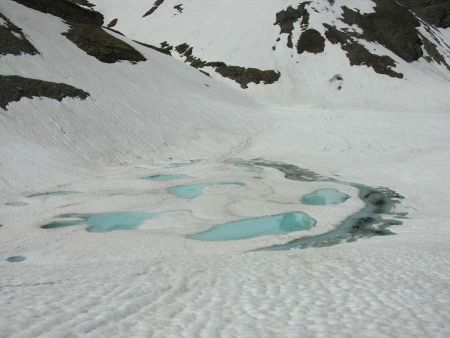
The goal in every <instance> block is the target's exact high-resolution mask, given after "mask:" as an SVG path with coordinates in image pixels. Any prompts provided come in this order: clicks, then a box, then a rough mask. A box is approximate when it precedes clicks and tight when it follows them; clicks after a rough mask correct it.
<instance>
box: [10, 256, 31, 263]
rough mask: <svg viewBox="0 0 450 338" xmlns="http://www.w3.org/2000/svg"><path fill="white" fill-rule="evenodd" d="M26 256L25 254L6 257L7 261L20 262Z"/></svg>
mask: <svg viewBox="0 0 450 338" xmlns="http://www.w3.org/2000/svg"><path fill="white" fill-rule="evenodd" d="M25 259H26V258H25V257H24V256H11V257H8V258H7V259H6V261H7V262H10V263H19V262H23V261H24V260H25Z"/></svg>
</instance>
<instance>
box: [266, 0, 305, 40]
mask: <svg viewBox="0 0 450 338" xmlns="http://www.w3.org/2000/svg"><path fill="white" fill-rule="evenodd" d="M307 4H309V2H303V3H301V4H299V5H298V7H297V9H295V8H293V7H292V6H289V7H288V8H286V9H285V10H282V11H280V12H278V13H277V14H276V20H275V23H274V25H279V26H280V34H288V42H287V46H288V47H289V48H292V47H293V44H292V31H293V30H294V23H295V22H297V21H299V20H300V19H301V22H300V27H301V28H302V29H306V28H308V25H309V13H308V11H307V10H306V8H305V6H306V5H307Z"/></svg>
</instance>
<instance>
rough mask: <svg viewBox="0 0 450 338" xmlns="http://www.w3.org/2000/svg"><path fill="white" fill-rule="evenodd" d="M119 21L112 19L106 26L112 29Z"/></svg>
mask: <svg viewBox="0 0 450 338" xmlns="http://www.w3.org/2000/svg"><path fill="white" fill-rule="evenodd" d="M118 21H119V19H117V18H116V19H112V20H111V21H110V23H109V24H108V28H112V27H114V26H115V25H117V22H118Z"/></svg>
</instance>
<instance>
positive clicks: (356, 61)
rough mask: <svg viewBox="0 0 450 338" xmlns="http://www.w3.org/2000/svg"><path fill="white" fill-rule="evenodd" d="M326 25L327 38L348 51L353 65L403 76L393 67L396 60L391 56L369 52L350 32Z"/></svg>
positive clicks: (393, 75) (398, 76) (381, 72)
mask: <svg viewBox="0 0 450 338" xmlns="http://www.w3.org/2000/svg"><path fill="white" fill-rule="evenodd" d="M324 27H325V28H326V29H327V30H326V32H325V36H326V38H327V39H328V40H329V41H330V42H331V43H333V44H337V43H339V44H340V45H341V47H342V49H343V50H344V51H346V54H347V57H348V59H349V60H350V64H351V65H352V66H353V65H358V66H359V65H366V66H368V67H371V68H373V70H374V71H375V72H377V73H379V74H385V75H389V76H391V77H397V78H403V74H401V73H397V72H395V71H394V70H393V69H392V68H393V67H395V61H394V60H393V59H391V58H390V57H389V56H386V55H383V56H380V55H376V54H373V53H371V52H369V51H368V50H367V48H365V47H364V46H363V45H361V44H360V43H358V42H356V41H355V40H354V39H353V37H352V36H351V34H349V33H348V32H344V31H340V30H338V29H337V28H336V27H334V26H330V25H327V24H324Z"/></svg>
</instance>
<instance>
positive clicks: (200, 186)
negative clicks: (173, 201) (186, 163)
mask: <svg viewBox="0 0 450 338" xmlns="http://www.w3.org/2000/svg"><path fill="white" fill-rule="evenodd" d="M213 185H238V186H245V183H243V182H239V181H223V182H209V183H196V184H187V185H178V186H175V187H172V188H169V193H171V194H172V195H175V196H177V197H178V198H183V199H194V198H197V197H199V196H200V195H201V194H203V190H204V189H205V188H206V187H210V186H213Z"/></svg>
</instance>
